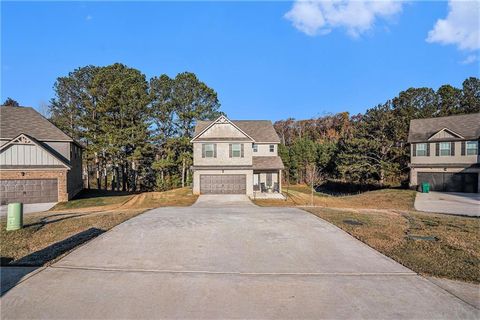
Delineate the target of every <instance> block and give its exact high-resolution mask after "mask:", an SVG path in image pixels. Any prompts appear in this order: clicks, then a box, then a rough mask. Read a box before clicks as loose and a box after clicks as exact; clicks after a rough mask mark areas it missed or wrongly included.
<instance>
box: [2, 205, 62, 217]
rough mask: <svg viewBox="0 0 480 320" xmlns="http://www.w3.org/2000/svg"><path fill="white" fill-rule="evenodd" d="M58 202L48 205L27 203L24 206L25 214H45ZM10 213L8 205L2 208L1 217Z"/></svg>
mask: <svg viewBox="0 0 480 320" xmlns="http://www.w3.org/2000/svg"><path fill="white" fill-rule="evenodd" d="M56 204H57V203H56V202H47V203H27V204H24V205H23V214H27V213H34V212H43V211H48V210H50V209H51V208H53V206H55V205H56ZM7 213H8V205H4V206H0V217H6V216H7Z"/></svg>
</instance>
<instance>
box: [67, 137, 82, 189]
mask: <svg viewBox="0 0 480 320" xmlns="http://www.w3.org/2000/svg"><path fill="white" fill-rule="evenodd" d="M71 147H72V148H76V150H77V151H76V154H75V152H72V154H73V157H72V159H71V160H70V165H71V166H72V168H71V169H70V170H69V171H68V173H67V191H68V196H69V198H72V197H73V196H75V195H76V194H77V193H78V192H79V191H81V190H82V189H83V172H82V150H81V149H80V148H78V147H77V146H75V145H74V144H73V143H72V144H71Z"/></svg>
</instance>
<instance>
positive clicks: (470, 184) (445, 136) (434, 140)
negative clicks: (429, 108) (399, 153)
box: [408, 113, 480, 192]
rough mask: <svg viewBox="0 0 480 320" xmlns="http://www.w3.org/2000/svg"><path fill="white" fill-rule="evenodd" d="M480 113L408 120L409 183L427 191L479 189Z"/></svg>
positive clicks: (476, 190)
mask: <svg viewBox="0 0 480 320" xmlns="http://www.w3.org/2000/svg"><path fill="white" fill-rule="evenodd" d="M479 138H480V113H475V114H468V115H458V116H450V117H441V118H429V119H417V120H412V121H411V122H410V132H409V134H408V142H409V143H410V146H411V147H410V148H411V149H410V186H412V187H416V186H418V185H420V184H421V183H424V182H428V183H429V184H430V186H431V190H434V191H448V192H479V191H480V181H479V173H480V158H479V152H478V151H479V150H478V149H479Z"/></svg>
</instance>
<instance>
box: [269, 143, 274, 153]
mask: <svg viewBox="0 0 480 320" xmlns="http://www.w3.org/2000/svg"><path fill="white" fill-rule="evenodd" d="M268 151H270V152H275V145H274V144H270V145H269V146H268Z"/></svg>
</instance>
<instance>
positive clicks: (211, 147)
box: [203, 143, 215, 158]
mask: <svg viewBox="0 0 480 320" xmlns="http://www.w3.org/2000/svg"><path fill="white" fill-rule="evenodd" d="M203 157H204V158H214V157H215V144H214V143H205V144H203Z"/></svg>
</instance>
